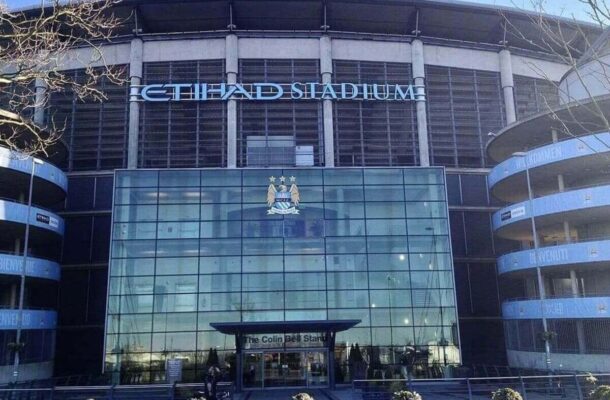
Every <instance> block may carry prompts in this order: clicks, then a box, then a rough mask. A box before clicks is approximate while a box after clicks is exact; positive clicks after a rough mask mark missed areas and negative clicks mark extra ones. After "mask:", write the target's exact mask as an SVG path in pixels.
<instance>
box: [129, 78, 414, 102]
mask: <svg viewBox="0 0 610 400" xmlns="http://www.w3.org/2000/svg"><path fill="white" fill-rule="evenodd" d="M232 99H234V100H258V101H269V100H378V101H379V100H381V101H426V94H425V90H424V86H423V85H415V84H408V85H401V84H377V83H374V84H369V83H319V82H306V83H303V82H294V83H288V84H279V83H250V84H241V83H231V84H229V83H155V84H151V85H146V86H132V88H131V100H132V101H146V102H149V101H150V102H167V101H209V100H232Z"/></svg>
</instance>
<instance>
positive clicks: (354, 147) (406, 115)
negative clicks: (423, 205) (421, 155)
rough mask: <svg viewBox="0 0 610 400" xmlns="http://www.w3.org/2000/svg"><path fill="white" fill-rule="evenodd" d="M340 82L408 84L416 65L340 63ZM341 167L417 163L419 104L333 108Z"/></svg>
mask: <svg viewBox="0 0 610 400" xmlns="http://www.w3.org/2000/svg"><path fill="white" fill-rule="evenodd" d="M333 71H334V74H333V79H334V81H335V82H337V83H343V82H349V83H367V84H375V83H376V84H382V85H385V84H402V85H405V84H409V83H411V76H412V72H411V64H400V63H384V62H367V61H341V60H335V61H334V67H333ZM333 109H334V135H335V165H336V166H341V167H343V166H349V167H351V166H400V165H416V164H417V163H418V162H419V161H418V141H417V122H416V117H417V116H416V113H415V103H414V102H409V103H405V102H391V101H368V102H367V101H354V100H340V101H336V102H335V103H334V107H333Z"/></svg>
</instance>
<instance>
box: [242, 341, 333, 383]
mask: <svg viewBox="0 0 610 400" xmlns="http://www.w3.org/2000/svg"><path fill="white" fill-rule="evenodd" d="M242 366H243V368H242V373H243V387H244V388H247V389H263V388H278V387H309V388H318V387H328V383H329V382H328V350H326V349H316V350H311V349H307V350H299V349H294V350H292V349H291V350H290V351H271V350H270V351H258V352H245V353H243V359H242Z"/></svg>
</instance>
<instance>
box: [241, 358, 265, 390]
mask: <svg viewBox="0 0 610 400" xmlns="http://www.w3.org/2000/svg"><path fill="white" fill-rule="evenodd" d="M242 357H243V382H244V388H248V389H261V388H262V387H263V373H264V371H263V353H245V354H244V355H243V356H242Z"/></svg>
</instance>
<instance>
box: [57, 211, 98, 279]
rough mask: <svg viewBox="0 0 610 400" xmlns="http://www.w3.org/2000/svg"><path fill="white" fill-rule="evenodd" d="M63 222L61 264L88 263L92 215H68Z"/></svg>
mask: <svg viewBox="0 0 610 400" xmlns="http://www.w3.org/2000/svg"><path fill="white" fill-rule="evenodd" d="M65 222H66V230H65V235H64V251H63V258H62V264H79V263H88V262H89V261H90V259H91V236H92V228H93V217H91V216H84V217H81V216H78V217H74V216H70V217H66V218H65ZM62 279H63V278H62Z"/></svg>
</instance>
